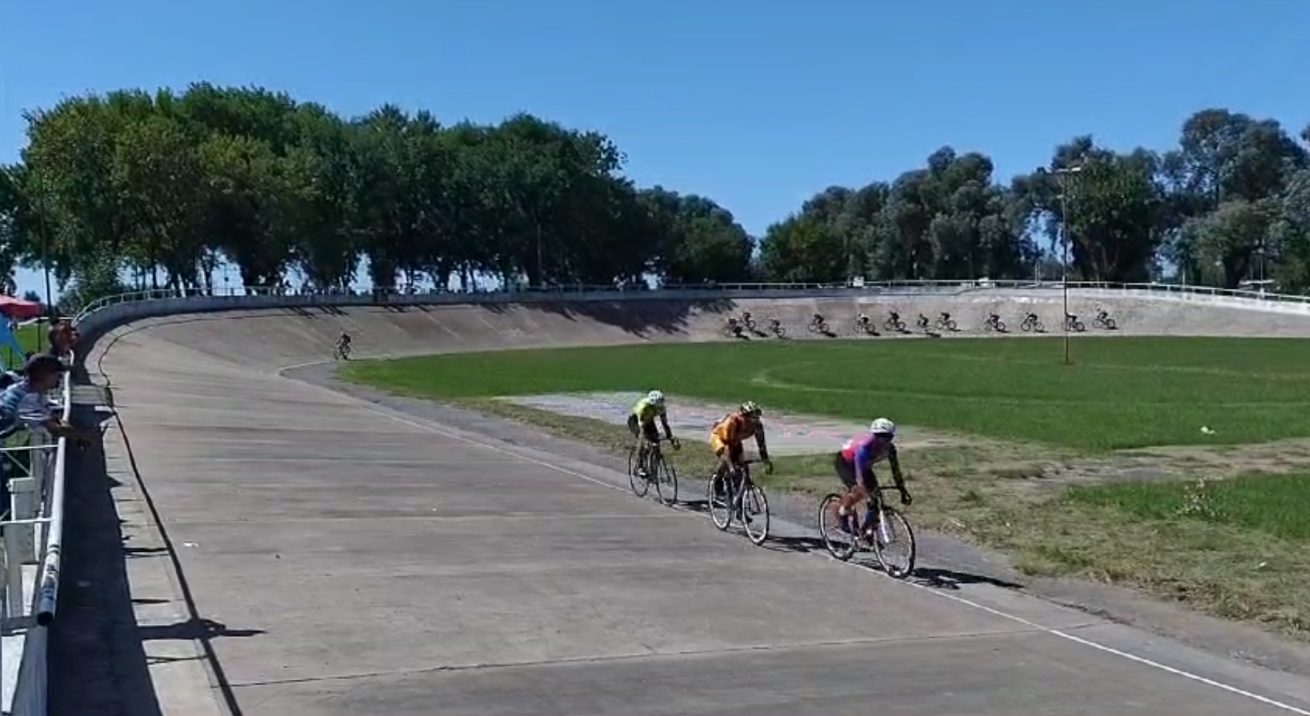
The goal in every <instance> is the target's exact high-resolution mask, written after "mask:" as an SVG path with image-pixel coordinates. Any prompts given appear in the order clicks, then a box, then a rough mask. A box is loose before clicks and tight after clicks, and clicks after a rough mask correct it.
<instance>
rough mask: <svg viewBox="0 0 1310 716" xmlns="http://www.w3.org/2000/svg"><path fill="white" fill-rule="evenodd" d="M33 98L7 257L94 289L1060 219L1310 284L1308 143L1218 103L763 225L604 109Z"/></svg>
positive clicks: (13, 177)
mask: <svg viewBox="0 0 1310 716" xmlns="http://www.w3.org/2000/svg"><path fill="white" fill-rule="evenodd" d="M25 117H26V120H27V139H28V143H27V146H26V147H25V149H24V150H23V152H22V157H21V160H20V161H19V162H18V163H16V164H14V165H11V166H5V167H0V269H5V272H4V275H10V276H12V270H13V267H15V266H17V265H27V266H38V265H48V267H49V268H50V269H51V271H52V272H53V274H54V277H55V279H56V281H57V282H58V284H59V285H60V286H61V288H64V289H66V290H67V291H68V293H69V296H70V301H71V302H74V303H76V302H78V301H84V300H87V299H90V298H94V297H95V296H98V295H101V294H105V293H110V292H113V291H116V290H123V289H125V288H128V287H161V286H168V287H175V288H192V289H201V290H212V289H213V288H214V287H215V286H214V283H215V277H216V272H217V271H218V269H219V267H220V266H223V265H232V266H235V267H236V269H237V270H239V272H240V278H241V282H242V283H243V284H245V285H251V286H268V285H276V284H279V283H281V282H283V281H284V280H285V279H286V277H287V276H288V275H289V274H290V273H294V274H295V275H296V276H298V277H301V279H302V280H303V282H304V283H305V284H307V288H310V289H313V290H321V291H332V290H343V289H346V288H348V287H349V286H350V284H351V282H352V280H353V279H354V277H355V275H356V272H357V270H359V269H360V268H361V267H363V266H366V267H367V271H368V274H369V277H370V279H371V281H372V283H373V284H374V285H375V286H398V285H404V284H407V283H412V282H415V281H419V280H429V281H432V282H433V283H435V284H437V285H438V286H446V285H447V284H448V283H449V282H452V281H453V282H454V284H455V285H456V286H459V287H462V288H470V287H471V286H473V285H474V283H475V282H476V281H479V280H487V279H491V280H494V281H495V282H497V283H498V284H500V285H504V286H525V285H530V286H551V285H558V284H575V283H584V284H600V285H621V286H639V285H644V283H645V281H646V280H647V279H649V278H651V277H654V278H655V279H656V280H657V281H659V282H661V283H664V284H670V283H673V284H685V283H701V282H705V281H717V282H728V281H746V280H769V281H805V282H844V281H846V280H848V279H850V278H852V277H857V276H862V277H867V278H870V279H965V278H975V277H984V276H985V277H990V278H998V279H1000V278H1031V277H1040V278H1052V277H1055V276H1058V275H1059V272H1060V270H1061V263H1060V253H1061V252H1060V249H1061V245H1060V241H1059V237H1060V233H1059V227H1061V226H1062V225H1063V226H1066V227H1067V236H1068V238H1069V247H1070V271H1071V272H1072V273H1073V274H1074V275H1075V276H1077V277H1079V278H1083V279H1090V280H1105V281H1141V280H1178V281H1185V282H1187V283H1204V284H1212V285H1221V286H1236V285H1238V284H1239V283H1240V282H1241V281H1243V280H1247V279H1251V278H1266V276H1267V277H1268V278H1270V279H1274V280H1275V281H1276V282H1277V287H1278V288H1279V289H1280V290H1286V291H1295V292H1301V291H1305V290H1306V289H1307V288H1310V157H1308V154H1307V151H1306V148H1305V146H1304V145H1303V144H1302V143H1301V142H1299V141H1298V140H1297V138H1295V137H1293V136H1291V135H1289V134H1288V133H1287V132H1286V131H1285V130H1284V129H1283V128H1282V127H1281V126H1280V125H1279V124H1278V123H1277V122H1275V121H1272V120H1260V119H1254V118H1251V117H1248V116H1246V115H1243V114H1239V113H1234V112H1229V111H1226V110H1219V109H1214V110H1205V111H1202V112H1198V113H1197V114H1195V115H1193V116H1192V117H1191V118H1189V119H1188V120H1187V122H1186V123H1185V124H1184V126H1183V127H1182V132H1181V136H1180V139H1179V143H1178V146H1177V147H1175V148H1173V149H1170V150H1168V151H1164V152H1154V151H1149V150H1146V149H1137V150H1135V151H1132V152H1127V153H1121V152H1116V151H1113V150H1110V149H1107V148H1105V147H1101V146H1098V145H1096V144H1095V143H1094V142H1093V141H1092V139H1091V138H1090V137H1077V138H1074V139H1073V140H1071V141H1070V142H1068V143H1067V144H1064V145H1061V146H1059V147H1057V148H1056V149H1055V151H1054V152H1053V154H1052V158H1051V160H1050V163H1049V165H1048V166H1046V167H1041V168H1038V169H1035V170H1034V171H1033V172H1031V173H1027V174H1023V175H1020V176H1017V177H1014V178H1013V179H1012V180H1011V181H1010V182H1008V184H1003V183H1001V182H998V181H997V180H996V178H995V177H994V176H993V173H994V169H993V165H992V162H991V160H990V159H989V158H988V157H987V156H986V155H985V154H982V153H978V152H969V153H964V154H959V153H957V152H955V151H954V150H953V149H951V148H949V147H947V148H943V149H941V150H938V151H937V152H934V153H933V154H932V155H931V156H929V157H928V158H927V161H926V166H924V167H921V168H917V169H913V170H911V171H907V172H905V173H903V174H902V175H900V176H899V177H897V178H896V179H895V180H894V181H891V182H881V181H875V182H872V183H870V184H868V185H867V186H864V187H859V188H846V187H831V188H828V189H826V190H824V191H822V192H820V193H819V194H817V195H816V196H814V197H813V198H812V199H810V200H809V201H807V202H805V204H804V205H803V206H801V207H800V209H799V210H798V211H797V212H795V213H793V214H792V215H790V216H788V217H787V218H785V219H784V220H782V221H780V222H778V223H776V224H774V225H772V226H770V227H769V228H768V230H767V231H766V232H765V235H764V236H763V237H759V238H758V239H756V238H754V237H751V236H749V235H748V234H747V232H746V231H745V230H744V229H743V228H742V227H741V226H740V225H739V224H738V223H737V222H736V220H735V219H734V217H733V215H732V213H731V212H730V211H728V210H727V209H725V208H723V207H721V206H719V205H718V204H716V203H715V202H714V201H713V200H711V199H709V198H706V197H701V196H696V195H682V194H678V193H676V192H674V191H670V190H667V189H664V188H662V187H654V188H640V187H637V186H635V185H634V183H633V182H632V181H631V180H630V179H628V178H626V177H625V176H624V175H623V173H622V166H623V162H624V156H623V154H622V152H621V151H620V150H619V148H618V147H617V146H615V144H614V143H613V142H612V141H611V140H610V139H609V138H608V137H606V136H604V135H603V134H600V133H597V132H587V131H579V130H574V129H569V128H566V127H563V126H560V125H559V124H556V123H553V122H549V121H545V120H542V119H540V118H537V117H534V116H531V115H527V114H520V115H516V116H514V117H511V118H509V119H506V120H505V121H503V122H501V123H499V124H496V125H480V124H474V123H470V122H462V123H458V124H451V125H443V124H442V123H440V122H439V121H438V120H437V119H436V118H434V117H433V116H432V115H431V114H429V113H427V112H422V111H420V112H416V113H408V112H405V111H402V110H401V109H399V108H397V107H394V106H390V105H385V106H382V107H380V108H378V109H376V110H374V111H373V112H370V113H369V114H367V115H365V116H363V117H359V118H354V119H344V118H342V117H339V116H337V115H336V114H334V113H332V112H330V111H328V110H327V109H326V108H324V107H322V106H320V105H317V104H314V103H308V102H298V101H296V100H294V99H293V98H291V97H290V96H288V95H286V94H281V93H276V92H270V91H267V90H263V89H259V88H232V87H217V86H213V85H210V84H204V83H201V84H196V85H192V86H191V87H189V88H187V89H186V90H185V91H184V92H180V93H178V92H173V91H169V90H160V91H158V92H155V93H153V94H152V93H147V92H144V91H140V90H124V91H117V92H110V93H107V94H104V95H95V94H92V95H86V96H78V97H71V98H68V99H65V100H64V101H62V102H60V103H59V104H57V105H56V106H54V107H52V108H49V109H41V110H36V111H32V112H29V113H28V114H26V115H25ZM1301 138H1302V139H1304V140H1305V141H1307V142H1310V128H1307V129H1306V131H1305V132H1304V133H1303V134H1302V137H1301ZM47 262H48V263H47ZM10 283H12V279H11V281H10ZM125 284H126V285H125Z"/></svg>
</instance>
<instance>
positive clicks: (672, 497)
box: [628, 437, 678, 505]
mask: <svg viewBox="0 0 1310 716" xmlns="http://www.w3.org/2000/svg"><path fill="white" fill-rule="evenodd" d="M643 441H645V442H646V464H644V465H641V464H638V460H637V456H638V455H639V454H640V448H641V443H642V442H643ZM666 442H671V441H670V440H669V439H668V438H660V439H659V440H657V441H655V442H650V441H649V440H646V438H645V437H641V438H639V439H638V441H637V444H635V445H633V446H632V447H631V448H629V449H628V486H630V487H631V488H632V494H634V495H636V496H637V497H645V496H646V492H647V491H648V490H649V489H650V486H651V484H652V483H653V484H654V485H655V496H656V497H657V498H658V499H659V501H660V502H662V503H664V504H666V505H671V504H673V503H675V502H677V501H678V471H677V470H675V469H674V468H673V464H672V463H670V462H669V461H668V460H666V459H665V458H664V451H663V450H661V449H660V444H661V443H666ZM673 447H674V449H675V450H676V449H677V447H678V444H677V443H676V442H674V443H673ZM642 468H644V469H645V475H643V474H642V472H641V470H642Z"/></svg>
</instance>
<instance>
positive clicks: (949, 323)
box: [937, 313, 960, 331]
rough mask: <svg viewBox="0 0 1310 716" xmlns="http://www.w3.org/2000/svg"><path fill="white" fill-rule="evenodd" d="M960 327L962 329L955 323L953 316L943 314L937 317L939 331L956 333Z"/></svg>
mask: <svg viewBox="0 0 1310 716" xmlns="http://www.w3.org/2000/svg"><path fill="white" fill-rule="evenodd" d="M959 327H960V326H959V324H957V323H956V322H955V319H954V318H951V314H949V313H943V314H942V315H940V316H938V317H937V328H938V330H942V331H956V330H958V329H959Z"/></svg>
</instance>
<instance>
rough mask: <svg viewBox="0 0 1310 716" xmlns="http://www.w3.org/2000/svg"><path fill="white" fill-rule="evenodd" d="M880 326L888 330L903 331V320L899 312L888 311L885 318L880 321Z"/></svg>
mask: <svg viewBox="0 0 1310 716" xmlns="http://www.w3.org/2000/svg"><path fill="white" fill-rule="evenodd" d="M882 327H883V328H886V329H887V330H889V331H898V332H901V333H904V332H905V321H902V320H901V316H900V314H897V313H889V314H887V320H885V321H883V322H882Z"/></svg>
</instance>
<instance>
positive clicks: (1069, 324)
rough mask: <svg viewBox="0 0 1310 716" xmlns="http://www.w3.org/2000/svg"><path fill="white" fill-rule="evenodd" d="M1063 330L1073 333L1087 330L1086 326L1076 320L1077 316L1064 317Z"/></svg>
mask: <svg viewBox="0 0 1310 716" xmlns="http://www.w3.org/2000/svg"><path fill="white" fill-rule="evenodd" d="M1064 330H1066V331H1073V332H1074V333H1082V332H1083V331H1085V330H1087V324H1085V323H1083V322H1082V321H1080V320H1078V317H1077V316H1070V315H1066V316H1065V317H1064Z"/></svg>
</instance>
